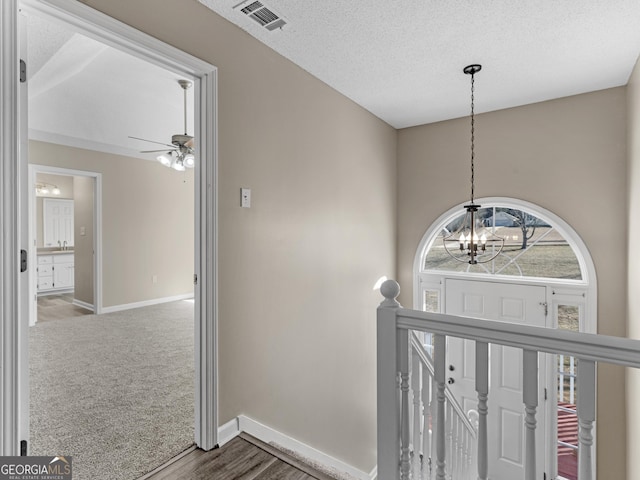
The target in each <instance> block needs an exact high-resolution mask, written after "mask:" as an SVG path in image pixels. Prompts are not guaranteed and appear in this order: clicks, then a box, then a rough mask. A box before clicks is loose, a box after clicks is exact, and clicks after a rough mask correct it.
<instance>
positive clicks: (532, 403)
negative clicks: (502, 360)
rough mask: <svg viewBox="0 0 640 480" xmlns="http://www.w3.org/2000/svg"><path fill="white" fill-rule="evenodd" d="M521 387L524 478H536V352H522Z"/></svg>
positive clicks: (526, 479)
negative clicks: (523, 416)
mask: <svg viewBox="0 0 640 480" xmlns="http://www.w3.org/2000/svg"><path fill="white" fill-rule="evenodd" d="M522 355H523V358H522V370H523V386H522V387H523V388H522V400H523V402H524V407H525V420H524V423H525V445H524V448H525V457H524V478H525V480H536V409H537V407H538V352H536V351H535V350H524V351H523V352H522Z"/></svg>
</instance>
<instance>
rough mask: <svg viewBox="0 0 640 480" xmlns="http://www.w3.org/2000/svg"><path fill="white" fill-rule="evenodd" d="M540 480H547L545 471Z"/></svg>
mask: <svg viewBox="0 0 640 480" xmlns="http://www.w3.org/2000/svg"><path fill="white" fill-rule="evenodd" d="M542 480H547V473H546V472H545V473H544V474H543V476H542Z"/></svg>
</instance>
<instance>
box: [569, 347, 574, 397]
mask: <svg viewBox="0 0 640 480" xmlns="http://www.w3.org/2000/svg"><path fill="white" fill-rule="evenodd" d="M569 373H570V374H571V376H570V377H569V403H571V404H573V403H574V402H575V395H574V390H575V388H576V385H575V383H576V382H575V380H576V379H575V374H576V359H575V358H574V357H570V358H569Z"/></svg>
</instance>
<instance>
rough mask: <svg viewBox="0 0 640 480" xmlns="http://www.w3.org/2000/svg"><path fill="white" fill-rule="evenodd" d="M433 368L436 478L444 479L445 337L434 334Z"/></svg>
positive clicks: (438, 479)
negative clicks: (434, 384) (435, 400)
mask: <svg viewBox="0 0 640 480" xmlns="http://www.w3.org/2000/svg"><path fill="white" fill-rule="evenodd" d="M433 342H434V352H433V370H434V373H435V375H434V376H435V382H436V399H437V402H436V419H437V420H436V439H435V444H436V480H445V478H446V477H445V393H444V390H445V383H444V382H445V376H446V372H445V355H446V348H447V346H446V344H447V338H446V337H445V336H444V335H434V339H433Z"/></svg>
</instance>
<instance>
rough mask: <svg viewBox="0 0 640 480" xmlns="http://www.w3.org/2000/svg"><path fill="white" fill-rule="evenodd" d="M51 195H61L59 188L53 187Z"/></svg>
mask: <svg viewBox="0 0 640 480" xmlns="http://www.w3.org/2000/svg"><path fill="white" fill-rule="evenodd" d="M51 193H53V194H54V195H60V189H59V188H58V187H53V190H51Z"/></svg>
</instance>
